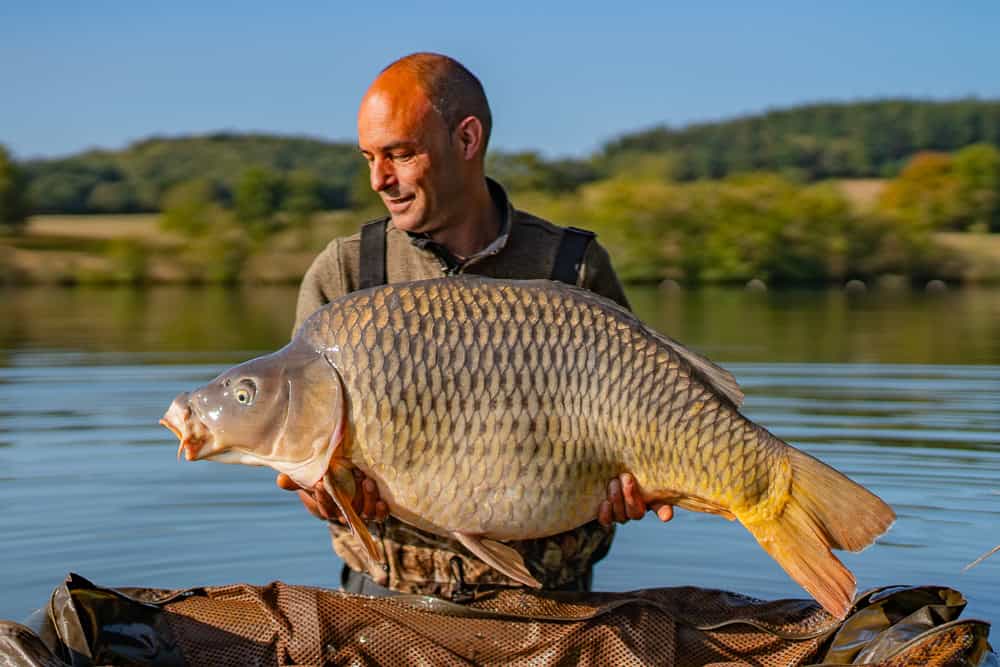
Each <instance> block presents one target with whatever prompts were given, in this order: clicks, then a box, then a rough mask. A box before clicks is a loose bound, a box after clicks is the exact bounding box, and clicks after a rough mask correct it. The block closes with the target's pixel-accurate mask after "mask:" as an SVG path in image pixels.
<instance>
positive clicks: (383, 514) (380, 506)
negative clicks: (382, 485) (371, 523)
mask: <svg viewBox="0 0 1000 667" xmlns="http://www.w3.org/2000/svg"><path fill="white" fill-rule="evenodd" d="M387 518H389V506H388V505H386V504H385V501H384V500H379V501H378V502H376V503H375V520H376V521H385V520H386V519H387Z"/></svg>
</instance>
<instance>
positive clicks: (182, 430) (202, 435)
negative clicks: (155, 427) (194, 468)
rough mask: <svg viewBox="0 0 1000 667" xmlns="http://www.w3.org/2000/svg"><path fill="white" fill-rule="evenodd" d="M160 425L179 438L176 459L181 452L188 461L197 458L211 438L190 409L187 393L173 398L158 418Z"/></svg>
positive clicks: (179, 456) (178, 458) (179, 457)
mask: <svg viewBox="0 0 1000 667" xmlns="http://www.w3.org/2000/svg"><path fill="white" fill-rule="evenodd" d="M160 425H161V426H165V427H166V428H168V429H169V430H170V432H171V433H173V434H174V435H175V436H177V439H178V440H180V444H179V445H178V446H177V460H178V461H180V459H181V453H182V452H183V453H184V458H185V459H187V460H188V461H196V460H198V458H199V455H200V454H201V451H202V449H204V447H205V445H207V444H209V442H210V441H211V439H212V436H211V434H210V433H209V432H208V429H206V428H205V425H204V424H203V423H202V421H201V420H200V419H198V417H197V416H196V415H195V414H194V411H193V410H192V409H191V405H190V403H189V402H188V396H187V394H181V395H180V396H178V397H177V398H175V399H174V402H173V403H171V404H170V407H169V408H167V411H166V413H164V415H163V417H162V418H161V419H160Z"/></svg>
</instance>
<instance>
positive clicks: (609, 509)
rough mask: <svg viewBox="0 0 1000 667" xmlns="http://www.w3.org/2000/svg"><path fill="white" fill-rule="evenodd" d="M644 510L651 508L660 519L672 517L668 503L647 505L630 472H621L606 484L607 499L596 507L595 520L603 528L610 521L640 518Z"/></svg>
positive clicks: (608, 526)
mask: <svg viewBox="0 0 1000 667" xmlns="http://www.w3.org/2000/svg"><path fill="white" fill-rule="evenodd" d="M646 510H653V511H654V512H656V516H658V517H659V518H660V521H663V522H667V521H670V520H671V519H673V518H674V507H673V505H670V504H668V503H663V502H656V503H650V504H649V505H648V506H647V505H646V503H645V501H643V499H642V492H641V491H640V490H639V484H638V482H636V481H635V477H633V476H632V473H628V472H623V473H622V474H621V475H619V476H618V477H616V478H615V479H613V480H611V483H610V484H608V499H607V500H602V501H601V505H600V507H598V508H597V520H598V521H599V522H600V523H601V525H602V526H604V527H605V528H610V527H611V524H612V523H628V521H629V519H641V518H642V517H643V516H645V514H646Z"/></svg>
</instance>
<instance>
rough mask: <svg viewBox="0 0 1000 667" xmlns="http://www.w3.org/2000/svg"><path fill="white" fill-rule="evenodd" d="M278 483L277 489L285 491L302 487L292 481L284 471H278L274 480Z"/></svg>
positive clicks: (298, 489) (297, 489)
mask: <svg viewBox="0 0 1000 667" xmlns="http://www.w3.org/2000/svg"><path fill="white" fill-rule="evenodd" d="M274 481H275V483H276V484H277V485H278V488H279V489H284V490H285V491H300V490H302V487H301V486H299V485H298V484H296V483H295V482H294V481H292V478H291V477H289V476H288V475H286V474H285V473H283V472H282V473H278V479H276V480H274Z"/></svg>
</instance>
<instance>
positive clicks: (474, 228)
mask: <svg viewBox="0 0 1000 667" xmlns="http://www.w3.org/2000/svg"><path fill="white" fill-rule="evenodd" d="M481 183H482V185H481V186H480V187H477V188H474V189H473V191H472V192H470V193H469V200H468V202H467V205H466V206H465V207H464V208H463V210H462V211H460V213H459V215H461V218H460V219H457V220H455V221H454V222H453V224H449V225H445V226H443V227H442V228H441V229H439V230H437V231H434V232H431V233H430V234H429V236H430V237H431V239H432V240H433V241H434V242H435V243H439V244H441V245H442V246H444V247H445V248H446V249H447V250H448V252H450V253H451V254H452V255H454V256H455V257H456V258H459V259H466V258H468V257H471V256H472V255H475V254H476V253H477V252H479V251H480V250H482V249H483V248H485V247H486V246H488V245H489V244H490V243H492V242H493V240H494V239H495V238H496V237H497V236H498V235H499V234H500V211H498V210H497V206H496V203H495V202H494V201H493V198H492V197H491V196H490V191H489V188H488V187H487V185H486V179H485V178H484V179H483V180H482V181H481Z"/></svg>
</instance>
